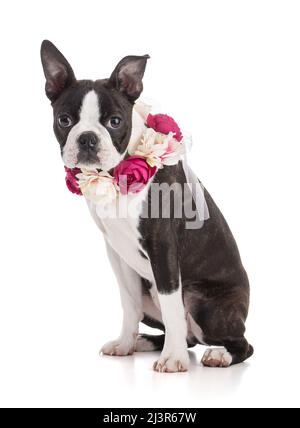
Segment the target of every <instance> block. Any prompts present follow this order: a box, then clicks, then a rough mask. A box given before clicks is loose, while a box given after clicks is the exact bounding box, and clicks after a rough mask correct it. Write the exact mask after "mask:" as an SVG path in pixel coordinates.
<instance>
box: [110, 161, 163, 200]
mask: <svg viewBox="0 0 300 428" xmlns="http://www.w3.org/2000/svg"><path fill="white" fill-rule="evenodd" d="M156 170H157V168H156V167H151V166H150V165H148V164H147V162H146V160H145V159H143V158H142V157H140V156H130V157H129V158H127V159H125V160H123V161H121V162H120V163H119V165H117V166H116V168H115V170H114V177H115V180H116V182H117V184H118V186H119V188H120V192H121V193H122V195H127V193H128V192H131V193H138V192H140V191H141V190H142V189H143V188H144V187H145V186H146V184H147V183H148V181H149V180H150V178H151V177H152V176H153V175H154V174H155V172H156Z"/></svg>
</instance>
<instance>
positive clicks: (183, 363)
mask: <svg viewBox="0 0 300 428" xmlns="http://www.w3.org/2000/svg"><path fill="white" fill-rule="evenodd" d="M188 367H189V354H188V353H187V352H184V353H182V354H180V355H179V354H171V355H169V356H164V355H163V354H162V355H161V356H160V358H159V360H157V361H156V362H155V363H154V365H153V369H154V370H155V371H156V372H160V373H177V372H186V371H187V370H188Z"/></svg>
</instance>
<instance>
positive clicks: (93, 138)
mask: <svg viewBox="0 0 300 428" xmlns="http://www.w3.org/2000/svg"><path fill="white" fill-rule="evenodd" d="M78 144H79V150H83V151H97V150H98V145H99V139H98V137H97V135H96V134H95V133H94V132H84V133H83V134H81V135H80V136H79V138H78Z"/></svg>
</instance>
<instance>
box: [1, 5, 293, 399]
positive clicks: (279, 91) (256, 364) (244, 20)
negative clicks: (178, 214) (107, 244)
mask: <svg viewBox="0 0 300 428" xmlns="http://www.w3.org/2000/svg"><path fill="white" fill-rule="evenodd" d="M0 8H1V10H0V40H1V67H0V73H1V76H0V85H1V89H0V94H1V102H0V110H1V116H0V117H1V134H0V138H1V213H0V215H1V222H0V227H1V231H0V232H1V240H0V243H1V244H0V245H1V269H0V275H1V278H0V280H1V285H0V287H1V288H0V329H1V330H0V405H1V406H72V407H76V406H96V407H104V406H109V407H117V406H127V407H138V406H156V407H164V406H183V407H184V406H186V407H191V406H196V407H206V406H211V407H218V406H224V407H229V406H230V407H240V406H242V407H250V406H262V407H266V406H271V407H279V406H280V407H282V406H298V405H299V401H300V399H299V389H298V385H299V380H300V379H299V377H300V376H299V375H300V368H299V367H300V365H299V356H300V347H299V300H300V292H299V288H300V284H299V215H300V212H299V211H300V210H299V184H300V183H299V144H300V141H299V136H300V131H299V114H300V56H299V52H300V46H299V45H300V25H299V22H300V5H299V2H298V1H289V0H284V1H276V0H272V1H264V0H259V1H256V0H251V1H241V0H237V1H199V0H197V1H192V0H190V1H175V0H172V1H170V0H163V1H156V0H152V1H151V2H150V1H144V0H138V1H136V0H130V1H129V0H127V1H124V0H122V1H116V0H114V1H113V2H109V1H100V0H97V1H89V0H84V1H83V0H82V1H75V0H73V1H72V2H71V1H70V2H69V1H61V0H59V1H58V0H51V1H42V2H37V1H29V0H28V1H26V2H25V1H13V0H11V1H10V2H2V3H1V6H0ZM44 38H48V39H50V40H52V41H53V42H54V43H55V44H57V46H58V47H59V48H60V49H61V50H62V52H63V53H64V54H65V55H66V56H67V58H68V59H69V60H70V62H71V64H72V66H73V68H74V70H75V73H76V75H77V77H78V78H93V79H96V78H104V77H107V76H108V75H109V74H110V73H111V71H112V69H113V68H114V66H115V65H116V63H117V62H118V61H119V59H121V58H122V57H123V56H125V55H128V54H138V55H139V54H145V53H148V54H150V55H151V60H150V61H149V62H148V68H147V72H146V76H145V81H144V83H145V92H144V95H145V96H147V97H150V98H153V99H155V100H157V101H158V102H159V103H160V105H161V111H162V112H166V113H168V114H170V115H173V116H174V117H175V118H176V120H177V121H178V122H179V123H180V125H181V127H182V128H183V129H184V130H187V131H190V132H191V133H192V134H193V139H194V147H193V151H192V155H191V157H190V162H191V164H192V166H193V167H194V169H195V171H196V172H197V174H198V175H199V177H200V178H201V180H202V181H203V182H204V184H205V185H206V187H207V188H208V190H209V191H210V193H211V194H212V196H213V197H214V199H215V201H216V202H217V203H218V205H219V206H220V208H221V210H222V211H223V213H224V215H225V217H226V218H227V220H228V222H229V224H230V226H231V228H232V230H233V232H234V234H235V237H236V239H237V241H238V244H239V247H240V251H241V255H242V258H243V261H244V264H245V267H246V269H247V271H248V273H249V277H250V280H251V285H252V301H251V310H250V315H249V320H248V324H247V326H248V331H247V337H248V339H249V341H250V342H251V343H252V344H253V345H254V347H255V351H256V353H255V356H254V357H253V358H252V359H250V360H249V362H247V363H245V364H242V365H239V366H236V367H232V368H229V369H224V370H222V369H208V368H203V367H201V366H200V364H199V361H200V358H201V355H202V352H203V350H204V349H203V348H201V347H197V348H196V349H195V350H194V351H192V352H191V360H192V362H191V370H190V372H189V373H186V374H158V373H154V372H153V371H152V370H151V366H152V363H153V361H154V360H155V358H157V354H148V355H146V354H136V355H134V356H133V357H124V358H114V357H102V358H100V357H99V356H98V350H99V349H100V347H101V345H102V344H103V343H104V342H106V341H107V340H110V339H114V338H115V337H116V336H117V335H118V333H119V327H120V325H121V309H120V303H119V296H118V290H117V284H116V281H115V279H114V276H113V273H112V271H111V268H110V266H109V263H108V260H107V257H106V255H105V250H104V245H103V239H102V236H101V233H100V232H99V231H98V230H97V228H96V226H95V225H94V224H93V221H92V219H91V218H90V215H89V213H88V210H87V208H86V206H85V203H84V200H83V199H82V198H79V197H77V196H75V195H72V194H71V193H69V192H68V190H67V189H66V187H65V184H64V171H63V165H62V162H61V159H60V153H59V147H58V143H57V142H56V141H55V138H54V135H53V133H52V111H51V108H50V105H49V102H48V100H47V99H46V97H45V95H44V78H43V74H42V68H41V64H40V59H39V47H40V43H41V41H42V39H44Z"/></svg>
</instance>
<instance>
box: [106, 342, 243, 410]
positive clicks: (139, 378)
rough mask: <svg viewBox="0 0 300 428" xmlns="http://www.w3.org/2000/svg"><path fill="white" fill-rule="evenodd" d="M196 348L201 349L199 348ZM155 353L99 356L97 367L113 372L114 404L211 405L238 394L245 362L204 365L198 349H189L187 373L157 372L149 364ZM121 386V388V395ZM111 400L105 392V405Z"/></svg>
mask: <svg viewBox="0 0 300 428" xmlns="http://www.w3.org/2000/svg"><path fill="white" fill-rule="evenodd" d="M199 350H200V351H203V350H204V348H200V347H199ZM158 355H159V353H157V352H151V353H136V354H134V355H133V356H130V357H109V356H101V361H100V362H99V363H100V366H102V368H101V369H100V370H101V371H102V370H103V371H108V372H110V373H111V374H112V378H113V381H112V382H113V385H114V386H113V395H114V400H115V403H114V407H118V406H120V405H130V406H131V407H134V406H140V407H142V406H147V405H149V406H154V407H161V406H170V407H176V406H185V407H193V406H194V407H202V406H203V407H204V405H209V404H211V405H214V404H215V403H216V401H218V402H219V405H221V404H222V401H224V400H225V402H227V401H228V398H229V397H232V396H234V395H236V394H237V393H238V391H239V389H240V386H241V384H242V382H243V379H244V376H245V375H246V373H247V371H248V368H249V363H248V362H246V363H243V364H239V365H236V366H233V367H230V368H227V369H220V368H207V367H203V366H202V365H201V364H200V360H201V352H199V351H198V349H197V351H189V355H190V368H189V371H188V372H187V373H157V372H154V371H153V370H152V365H153V362H154V361H155V360H156V359H157V357H158ZM120 389H121V390H124V395H123V394H122V393H121V391H120ZM125 391H127V393H126V392H125ZM139 391H140V394H141V395H139ZM120 393H121V394H120ZM111 399H112V397H109V396H108V395H106V397H102V400H104V404H105V402H106V401H107V404H108V403H109V404H110V406H112V401H111ZM122 403H123V404H122ZM147 403H148V404H147Z"/></svg>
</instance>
